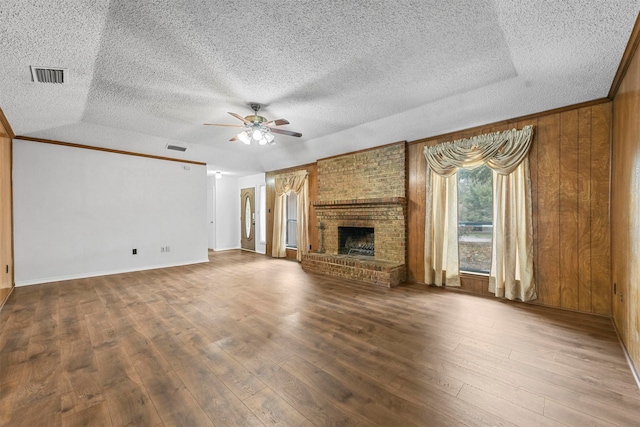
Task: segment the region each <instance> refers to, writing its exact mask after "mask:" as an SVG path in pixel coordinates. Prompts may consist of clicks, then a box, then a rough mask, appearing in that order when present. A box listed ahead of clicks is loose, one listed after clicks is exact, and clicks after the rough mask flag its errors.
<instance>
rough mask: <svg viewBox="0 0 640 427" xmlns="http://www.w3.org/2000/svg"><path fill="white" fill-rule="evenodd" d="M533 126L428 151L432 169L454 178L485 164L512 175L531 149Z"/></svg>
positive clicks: (459, 141)
mask: <svg viewBox="0 0 640 427" xmlns="http://www.w3.org/2000/svg"><path fill="white" fill-rule="evenodd" d="M532 135H533V126H525V127H524V128H522V129H521V130H516V129H511V130H507V131H504V132H494V133H488V134H484V135H478V136H474V137H471V138H465V139H458V140H455V141H451V142H445V143H442V144H437V145H434V146H431V147H425V148H424V156H425V158H426V159H427V163H428V165H429V167H430V168H431V170H432V171H433V172H434V173H436V174H438V175H440V176H442V177H450V176H453V175H454V174H455V173H456V172H457V171H458V169H461V168H465V169H474V168H476V167H479V166H481V165H483V164H486V165H487V166H488V167H489V168H491V169H493V170H494V171H495V172H497V173H499V174H501V175H509V174H510V173H511V172H513V171H514V170H515V169H516V168H517V167H518V165H519V164H520V163H521V162H522V161H523V160H524V158H525V157H526V156H527V154H528V153H529V148H531V139H532Z"/></svg>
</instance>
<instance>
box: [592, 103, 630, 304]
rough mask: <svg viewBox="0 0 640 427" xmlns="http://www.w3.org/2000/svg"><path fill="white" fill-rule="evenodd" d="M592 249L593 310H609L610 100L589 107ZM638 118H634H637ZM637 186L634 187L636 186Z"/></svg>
mask: <svg viewBox="0 0 640 427" xmlns="http://www.w3.org/2000/svg"><path fill="white" fill-rule="evenodd" d="M591 114H592V116H591V158H592V159H594V161H593V162H592V167H591V180H592V190H593V191H592V194H591V245H592V246H591V251H592V255H593V257H592V263H591V265H592V267H591V274H592V287H593V288H592V291H593V293H594V298H593V307H592V310H593V312H594V313H598V314H608V313H610V312H611V285H610V281H611V251H610V247H611V244H610V234H609V170H610V137H611V104H610V103H608V104H602V105H596V106H593V107H591ZM636 120H637V118H636ZM636 190H637V189H636Z"/></svg>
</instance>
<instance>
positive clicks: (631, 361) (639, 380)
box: [611, 318, 640, 389]
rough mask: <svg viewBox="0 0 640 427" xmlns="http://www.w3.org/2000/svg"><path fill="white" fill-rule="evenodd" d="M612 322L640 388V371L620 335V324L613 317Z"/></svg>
mask: <svg viewBox="0 0 640 427" xmlns="http://www.w3.org/2000/svg"><path fill="white" fill-rule="evenodd" d="M611 323H613V329H615V330H616V336H617V337H618V342H619V343H620V347H622V352H623V353H624V357H625V359H627V364H628V365H629V369H631V374H632V375H633V379H635V380H636V385H637V386H638V389H640V376H639V375H638V371H637V370H636V367H635V365H634V364H633V360H631V356H630V355H629V352H628V351H627V347H625V345H624V342H623V341H622V337H621V336H620V331H618V326H617V325H616V322H614V320H613V318H611Z"/></svg>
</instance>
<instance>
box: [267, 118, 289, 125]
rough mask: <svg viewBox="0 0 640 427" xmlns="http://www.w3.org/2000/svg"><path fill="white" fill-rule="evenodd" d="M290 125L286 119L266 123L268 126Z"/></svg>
mask: <svg viewBox="0 0 640 427" xmlns="http://www.w3.org/2000/svg"><path fill="white" fill-rule="evenodd" d="M288 124H289V120H286V119H278V120H269V121H268V122H266V123H265V125H266V126H282V125H288Z"/></svg>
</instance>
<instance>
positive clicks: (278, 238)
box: [271, 171, 309, 261]
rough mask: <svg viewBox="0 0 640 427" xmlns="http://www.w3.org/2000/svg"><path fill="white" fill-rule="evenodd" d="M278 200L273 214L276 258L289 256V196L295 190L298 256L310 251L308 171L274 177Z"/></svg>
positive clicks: (272, 252) (273, 251)
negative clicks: (287, 246) (296, 199)
mask: <svg viewBox="0 0 640 427" xmlns="http://www.w3.org/2000/svg"><path fill="white" fill-rule="evenodd" d="M274 181H275V189H276V200H275V207H274V214H273V248H272V250H271V254H272V256H273V257H276V258H284V257H285V256H287V248H286V232H287V224H286V223H287V216H286V214H285V212H286V204H287V196H288V195H289V194H290V193H291V192H293V193H296V195H297V196H298V205H297V211H296V225H297V234H298V250H297V252H298V253H297V255H296V258H297V259H298V261H301V260H302V255H303V254H306V253H307V252H308V251H309V230H308V229H309V179H308V173H307V171H299V172H292V173H288V174H282V175H276V176H275V178H274Z"/></svg>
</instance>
